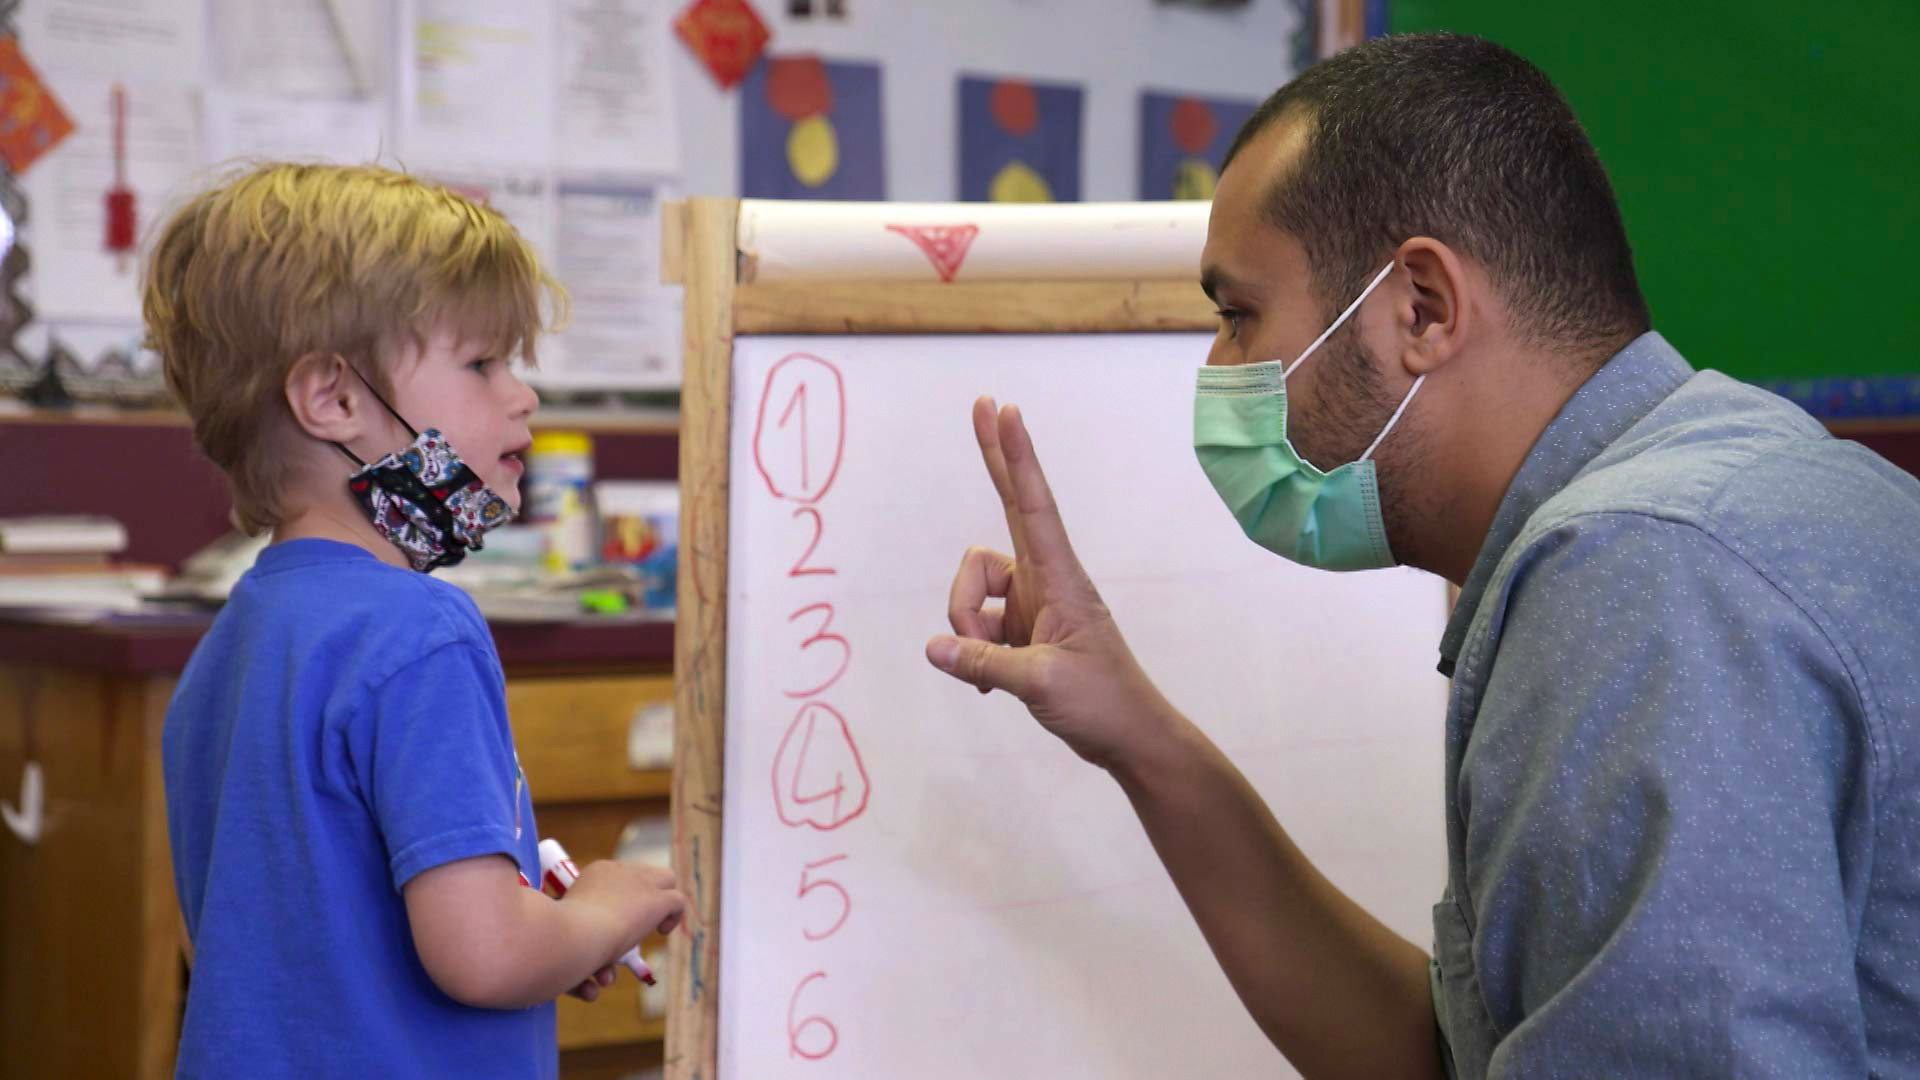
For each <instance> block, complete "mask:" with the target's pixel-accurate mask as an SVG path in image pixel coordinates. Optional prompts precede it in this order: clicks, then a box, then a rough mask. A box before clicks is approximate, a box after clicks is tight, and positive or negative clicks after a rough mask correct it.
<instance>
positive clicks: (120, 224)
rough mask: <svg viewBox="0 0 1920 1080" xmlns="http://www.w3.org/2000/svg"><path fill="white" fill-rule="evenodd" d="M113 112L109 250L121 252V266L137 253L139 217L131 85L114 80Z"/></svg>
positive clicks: (108, 196) (108, 218)
mask: <svg viewBox="0 0 1920 1080" xmlns="http://www.w3.org/2000/svg"><path fill="white" fill-rule="evenodd" d="M109 103H110V107H111V109H112V112H113V186H112V187H110V188H108V189H107V243H106V247H107V250H108V251H109V252H111V253H113V254H114V255H117V256H119V269H120V270H122V271H123V272H124V271H125V270H126V268H127V256H129V255H131V254H133V247H134V234H135V233H136V232H138V231H139V230H138V229H137V228H136V222H137V220H138V219H137V217H136V216H135V213H134V208H133V189H132V188H130V187H128V186H127V88H126V87H124V86H121V85H120V84H119V83H114V84H113V94H112V96H111V98H110V99H109Z"/></svg>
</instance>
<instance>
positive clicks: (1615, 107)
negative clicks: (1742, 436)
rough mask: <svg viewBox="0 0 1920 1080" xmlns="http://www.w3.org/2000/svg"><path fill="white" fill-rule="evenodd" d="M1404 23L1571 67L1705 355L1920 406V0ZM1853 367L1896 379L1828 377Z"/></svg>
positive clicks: (1648, 245)
mask: <svg viewBox="0 0 1920 1080" xmlns="http://www.w3.org/2000/svg"><path fill="white" fill-rule="evenodd" d="M1391 25H1392V28H1393V29H1394V30H1395V31H1396V32H1408V31H1417V30H1438V29H1447V30H1458V31H1462V32H1467V33H1474V34H1480V35H1482V36H1485V37H1489V38H1492V39H1494V40H1496V41H1499V42H1501V43H1503V44H1505V45H1507V46H1509V47H1511V48H1513V49H1515V50H1517V51H1519V52H1520V53H1522V54H1523V55H1525V56H1526V57H1527V58H1529V59H1530V60H1532V61H1533V62H1534V63H1536V64H1538V65H1539V66H1540V67H1541V68H1542V69H1543V70H1545V71H1546V73H1547V74H1548V75H1549V76H1551V77H1552V78H1553V80H1554V81H1555V82H1556V83H1557V84H1558V85H1559V86H1560V88H1561V90H1562V91H1563V92H1564V93H1565V94H1566V96H1567V98H1568V100H1569V101H1570V102H1571V103H1572V105H1573V108H1574V111H1575V112H1576V113H1577V114H1578V115H1579V117H1580V120H1581V122H1582V123H1583V124H1584V125H1585V126H1586V128H1587V131H1588V133H1589V135H1590V136H1591V137H1592V139H1593V142H1594V145H1595V147H1596V148H1597V149H1598V150H1599V153H1600V157H1601V159H1602V160H1603V161H1604V162H1605V163H1606V166H1607V170H1608V173H1609V175H1610V176H1611V177H1612V179H1613V183H1614V188H1615V190H1616V192H1617V193H1618V195H1619V199H1620V206H1621V210H1622V212H1623V214H1624V215H1625V218H1626V224H1627V232H1628V235H1629V237H1630V238H1631V240H1632V242H1633V246H1634V253H1635V256H1636V260H1637V262H1638V266H1639V271H1640V281H1641V285H1642V287H1643V288H1644V289H1645V291H1646V293H1647V298H1648V301H1649V303H1650V304H1651V305H1652V308H1653V314H1654V322H1655V325H1656V326H1657V327H1658V328H1659V329H1660V330H1661V331H1662V332H1664V333H1665V334H1666V335H1667V337H1668V338H1670V339H1671V340H1672V341H1673V343H1674V344H1675V345H1676V346H1678V347H1679V348H1680V350H1681V351H1682V352H1683V353H1685V354H1686V355H1687V357H1688V359H1690V360H1691V361H1692V362H1693V363H1694V365H1695V366H1696V367H1714V368H1718V369H1720V370H1723V371H1726V372H1728V373H1729V374H1732V375H1737V376H1739V377H1741V378H1745V379H1751V380H1755V381H1760V382H1764V383H1768V384H1769V385H1772V386H1773V387H1774V388H1775V389H1780V390H1784V391H1787V392H1789V396H1793V397H1795V398H1796V400H1800V401H1801V403H1802V404H1803V405H1807V406H1809V407H1811V408H1813V410H1814V411H1815V412H1817V413H1822V414H1824V415H1829V416H1836V417H1846V416H1850V415H1856V416H1886V415H1889V414H1895V415H1907V416H1920V378H1903V376H1913V375H1916V373H1920V349H1916V347H1915V345H1914V337H1913V331H1912V325H1911V324H1912V322H1913V320H1912V317H1911V316H1912V312H1913V311H1914V309H1915V305H1914V303H1913V300H1912V298H1911V297H1910V296H1909V295H1908V288H1907V284H1906V281H1907V279H1908V277H1909V276H1910V269H1909V267H1908V261H1909V256H1910V254H1911V249H1912V247H1913V245H1914V243H1915V242H1916V241H1920V200H1917V199H1915V198H1914V197H1913V189H1914V178H1915V177H1916V176H1920V65H1916V63H1915V62H1914V57H1913V46H1914V43H1915V42H1916V41H1920V4H1916V3H1914V2H1913V0H1857V2H1848V3H1838V4H1834V3H1824V4H1823V3H1806V2H1804V0H1749V2H1747V3H1743V4H1739V5H1729V4H1688V3H1673V2H1672V0H1612V2H1610V3H1608V4H1605V5H1600V6H1596V5H1591V4H1552V3H1544V4H1543V3H1537V2H1523V0H1392V11H1391ZM1836 376H1867V377H1878V378H1877V379H1872V380H1860V381H1859V386H1858V387H1856V386H1854V385H1851V384H1845V383H1828V384H1824V385H1821V384H1816V383H1815V382H1814V380H1816V379H1821V378H1823V377H1836ZM1863 389H1864V390H1865V391H1866V392H1868V393H1869V394H1874V395H1879V397H1878V398H1877V399H1876V398H1874V397H1868V398H1865V399H1862V400H1857V401H1856V400H1850V399H1851V398H1852V397H1854V396H1855V395H1856V394H1858V393H1860V392H1861V390H1863Z"/></svg>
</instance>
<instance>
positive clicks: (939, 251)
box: [887, 225, 980, 281]
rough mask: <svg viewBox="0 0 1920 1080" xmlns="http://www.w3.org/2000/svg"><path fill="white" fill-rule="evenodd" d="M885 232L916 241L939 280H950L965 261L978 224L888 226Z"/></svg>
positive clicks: (977, 233)
mask: <svg viewBox="0 0 1920 1080" xmlns="http://www.w3.org/2000/svg"><path fill="white" fill-rule="evenodd" d="M887 231H888V232H894V233H899V234H900V235H901V236H904V237H906V238H907V239H909V240H911V241H913V242H914V244H916V245H917V246H918V247H919V248H920V250H921V252H923V253H924V254H925V255H926V256H927V261H928V262H930V263H932V264H933V271H934V273H936V274H939V275H940V280H941V281H952V280H953V276H954V275H955V274H958V273H959V272H960V264H961V263H963V262H965V261H967V249H968V248H969V247H972V246H973V238H974V237H976V236H979V235H980V226H978V225H889V226H887Z"/></svg>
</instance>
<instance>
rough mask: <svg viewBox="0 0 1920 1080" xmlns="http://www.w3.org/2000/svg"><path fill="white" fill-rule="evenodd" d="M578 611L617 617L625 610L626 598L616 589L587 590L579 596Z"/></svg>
mask: <svg viewBox="0 0 1920 1080" xmlns="http://www.w3.org/2000/svg"><path fill="white" fill-rule="evenodd" d="M580 610H582V611H590V612H592V613H594V614H595V615H619V614H621V613H622V612H624V611H626V610H627V596H626V594H625V593H623V592H621V591H620V590H618V589H587V590H585V591H584V592H582V593H581V594H580Z"/></svg>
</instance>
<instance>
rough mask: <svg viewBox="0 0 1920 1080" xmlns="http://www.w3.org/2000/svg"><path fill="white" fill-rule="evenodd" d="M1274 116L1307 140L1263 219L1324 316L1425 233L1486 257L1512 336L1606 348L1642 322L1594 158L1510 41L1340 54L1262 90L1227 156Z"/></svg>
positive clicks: (1401, 42) (1379, 42)
mask: <svg viewBox="0 0 1920 1080" xmlns="http://www.w3.org/2000/svg"><path fill="white" fill-rule="evenodd" d="M1281 120H1289V121H1292V120H1302V121H1305V122H1306V123H1307V124H1308V125H1309V127H1308V129H1307V141H1306V144H1305V148H1304V150H1303V151H1302V153H1301V156H1300V159H1299V161H1298V162H1297V163H1296V165H1295V167H1294V168H1292V169H1290V170H1289V171H1288V173H1287V174H1286V175H1284V176H1282V177H1280V178H1279V180H1278V181H1277V182H1276V183H1275V184H1274V186H1273V190H1272V191H1271V192H1269V193H1268V195H1267V203H1266V207H1265V214H1266V216H1267V218H1268V220H1270V221H1271V222H1272V223H1273V224H1274V225H1275V226H1276V227H1278V228H1280V229H1284V230H1285V231H1287V232H1289V233H1291V234H1293V235H1294V236H1296V237H1298V238H1299V240H1300V242H1301V244H1302V245H1303V246H1304V247H1305V248H1306V252H1307V258H1308V260H1309V262H1310V265H1311V266H1312V268H1313V269H1312V274H1313V288H1314V292H1315V294H1316V295H1317V296H1319V297H1320V299H1321V300H1322V301H1323V302H1324V303H1325V304H1326V305H1327V306H1328V310H1329V311H1335V310H1338V309H1339V308H1340V307H1343V306H1345V305H1346V304H1347V303H1349V302H1350V301H1351V300H1352V299H1353V297H1354V296H1356V295H1358V294H1359V292H1360V290H1361V289H1362V288H1364V287H1365V286H1366V283H1367V281H1368V280H1369V279H1370V278H1371V277H1372V276H1373V274H1374V273H1375V272H1377V271H1378V270H1379V269H1380V267H1381V266H1383V265H1385V263H1386V260H1387V258H1388V257H1389V256H1390V255H1391V253H1392V252H1393V249H1394V248H1396V247H1398V246H1399V245H1400V243H1401V242H1402V241H1404V240H1406V239H1408V238H1410V237H1414V236H1431V237H1433V238H1434V239H1437V240H1439V241H1441V242H1443V243H1445V244H1447V245H1448V246H1450V247H1453V248H1454V249H1455V250H1457V251H1460V252H1461V253H1463V254H1465V255H1468V256H1470V257H1472V258H1473V259H1475V260H1476V261H1478V262H1479V263H1481V264H1482V265H1483V266H1485V267H1486V269H1487V272H1488V274H1489V275H1490V276H1491V278H1492V280H1493V284H1494V286H1495V287H1496V288H1498V289H1500V290H1501V291H1502V293H1503V294H1504V295H1505V296H1506V297H1507V299H1508V302H1509V304H1511V305H1512V308H1513V310H1514V312H1515V316H1516V318H1517V320H1518V321H1519V323H1520V325H1518V326H1516V327H1515V328H1514V329H1515V331H1516V332H1517V333H1519V334H1521V335H1522V336H1524V337H1525V338H1527V339H1528V340H1529V341H1532V342H1534V343H1536V344H1539V345H1541V346H1543V347H1547V348H1550V349H1554V350H1555V351H1562V352H1569V353H1591V352H1593V351H1594V350H1596V349H1600V348H1603V347H1605V346H1612V347H1614V348H1617V347H1618V346H1619V345H1620V344H1623V343H1624V341H1625V340H1626V339H1630V338H1632V337H1633V336H1635V335H1637V334H1639V333H1642V332H1643V331H1645V330H1646V329H1647V328H1648V326H1649V325H1650V319H1649V316H1648V314H1647V302H1646V299H1645V298H1644V297H1643V296H1641V294H1640V284H1639V282H1638V280H1636V279H1635V277H1634V272H1633V253H1632V251H1631V250H1630V249H1629V248H1628V246H1627V234H1626V229H1625V227H1624V226H1622V224H1621V222H1620V209H1619V207H1618V205H1616V204H1615V202H1614V198H1613V188H1612V186H1611V185H1609V184H1608V183H1607V174H1606V172H1605V170H1604V169H1602V168H1601V166H1600V158H1599V156H1598V155H1597V154H1595V153H1594V150H1593V145H1592V144H1591V143H1590V142H1588V141H1587V136H1586V132H1585V131H1583V130H1582V129H1581V127H1580V123H1579V121H1577V120H1575V119H1574V116H1573V110H1572V109H1571V108H1570V107H1569V106H1568V105H1567V102H1566V99H1565V98H1563V97H1561V96H1560V92H1559V91H1558V90H1556V89H1554V86H1553V83H1552V82H1550V81H1549V80H1548V79H1547V77H1546V75H1545V74H1543V73H1542V72H1541V71H1540V70H1539V69H1538V68H1536V67H1534V66H1533V65H1532V64H1530V63H1528V62H1527V61H1526V60H1524V59H1522V58H1521V57H1520V56H1518V55H1517V54H1515V53H1513V52H1511V51H1510V50H1508V49H1505V48H1502V47H1501V46H1499V45H1496V44H1494V43H1493V42H1490V41H1485V40H1482V39H1480V38H1475V37H1466V36H1463V35H1460V34H1406V35H1401V36H1395V37H1384V38H1377V39H1375V40H1373V41H1369V42H1366V43H1365V44H1362V45H1359V46H1357V47H1355V48H1352V49H1348V50H1346V51H1345V52H1341V53H1339V54H1337V55H1335V56H1332V57H1330V58H1328V59H1326V60H1324V61H1322V62H1320V63H1318V64H1315V65H1314V66H1313V67H1311V68H1308V69H1307V70H1306V71H1304V72H1302V73H1301V74H1300V76H1299V77H1298V78H1296V79H1294V80H1293V81H1292V82H1289V83H1288V84H1287V85H1285V86H1283V87H1281V88H1280V89H1279V91H1277V92H1276V93H1275V94H1274V95H1273V96H1272V97H1270V98H1268V99H1267V100H1266V102H1265V103H1263V104H1262V105H1261V106H1260V108H1259V109H1257V110H1256V111H1255V112H1254V114H1253V116H1252V117H1250V118H1249V119H1248V120H1247V122H1246V125H1245V126H1244V127H1242V128H1241V129H1240V134H1239V136H1238V137H1237V138H1235V139H1234V141H1233V145H1232V147H1230V148H1229V149H1228V150H1227V156H1226V163H1228V164H1230V163H1231V162H1232V161H1233V159H1234V157H1235V156H1236V155H1237V154H1238V153H1239V152H1240V150H1241V149H1242V148H1243V147H1245V146H1246V145H1247V143H1248V142H1250V141H1252V139H1253V138H1254V137H1255V136H1257V135H1259V134H1260V133H1261V132H1262V131H1264V130H1266V129H1267V128H1268V127H1269V126H1271V125H1272V124H1274V123H1275V122H1277V121H1281ZM1222 168H1223V169H1224V168H1225V165H1224V164H1223V166H1222ZM1609 351H1610V350H1609ZM1601 359H1604V355H1602V356H1601Z"/></svg>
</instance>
